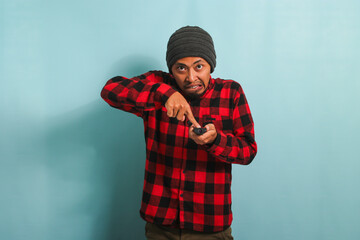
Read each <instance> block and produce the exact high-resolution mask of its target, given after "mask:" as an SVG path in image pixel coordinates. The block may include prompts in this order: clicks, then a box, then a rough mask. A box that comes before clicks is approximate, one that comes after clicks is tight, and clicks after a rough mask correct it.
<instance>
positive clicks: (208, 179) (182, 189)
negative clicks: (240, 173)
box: [101, 71, 257, 232]
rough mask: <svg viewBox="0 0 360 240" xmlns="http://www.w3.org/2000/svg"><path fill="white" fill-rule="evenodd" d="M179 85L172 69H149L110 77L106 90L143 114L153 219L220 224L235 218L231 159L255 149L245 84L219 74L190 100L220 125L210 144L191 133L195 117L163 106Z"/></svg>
mask: <svg viewBox="0 0 360 240" xmlns="http://www.w3.org/2000/svg"><path fill="white" fill-rule="evenodd" d="M175 91H179V89H178V88H177V85H176V82H175V79H174V78H173V77H172V76H171V75H170V74H168V73H165V72H161V71H151V72H148V73H145V74H143V75H141V76H138V77H134V78H131V79H127V78H125V77H114V78H112V79H110V80H109V81H108V82H107V83H106V85H105V87H104V88H103V90H102V92H101V96H102V98H103V99H104V100H105V101H106V102H107V103H109V104H110V105H111V106H112V107H115V108H119V109H122V110H124V111H127V112H131V113H134V114H136V115H137V116H139V117H142V119H143V121H144V127H145V141H146V164H145V179H144V189H143V197H142V204H141V209H140V214H141V217H142V218H143V219H145V220H146V221H148V222H151V223H155V224H160V225H165V226H170V227H176V228H181V229H190V230H194V231H200V232H218V231H222V230H225V229H226V228H227V227H229V226H230V225H231V222H232V212H231V191H230V186H231V164H232V163H237V164H249V163H250V162H251V161H252V160H253V158H254V157H255V155H256V151H257V145H256V142H255V140H254V124H253V120H252V117H251V113H250V109H249V106H248V104H247V101H246V98H245V95H244V92H243V90H242V88H241V86H240V85H239V84H238V83H237V82H235V81H232V80H222V79H213V78H211V79H210V81H209V85H208V88H207V89H206V91H205V92H204V93H203V94H202V96H201V98H199V99H196V100H191V101H189V104H190V106H191V109H192V112H193V115H194V117H195V118H196V120H197V121H198V122H199V124H200V125H202V126H203V125H205V124H206V123H210V122H211V123H213V124H214V125H215V127H216V130H217V132H218V135H217V138H216V139H215V141H214V143H213V144H211V145H198V144H196V143H195V142H194V141H193V140H192V139H190V138H189V123H188V122H187V121H185V122H183V121H178V120H177V119H176V118H169V117H168V116H167V113H166V108H165V107H164V105H165V102H166V101H167V99H168V98H169V97H170V96H171V95H172V94H173V93H174V92H175Z"/></svg>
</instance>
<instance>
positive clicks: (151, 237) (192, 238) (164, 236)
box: [145, 223, 234, 240]
mask: <svg viewBox="0 0 360 240" xmlns="http://www.w3.org/2000/svg"><path fill="white" fill-rule="evenodd" d="M145 236H146V239H147V240H213V239H214V240H215V239H222V240H233V239H234V238H233V237H232V235H231V227H229V228H228V229H226V230H224V231H222V232H216V233H202V232H195V231H191V230H183V229H176V228H169V227H164V226H160V225H156V224H153V223H146V225H145Z"/></svg>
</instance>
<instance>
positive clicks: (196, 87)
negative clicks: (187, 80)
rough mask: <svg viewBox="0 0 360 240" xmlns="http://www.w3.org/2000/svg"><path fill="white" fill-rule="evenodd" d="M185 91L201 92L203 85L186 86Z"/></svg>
mask: <svg viewBox="0 0 360 240" xmlns="http://www.w3.org/2000/svg"><path fill="white" fill-rule="evenodd" d="M185 89H186V90H188V91H199V90H201V89H203V85H202V84H201V83H199V84H191V85H187V86H185Z"/></svg>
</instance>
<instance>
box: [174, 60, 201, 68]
mask: <svg viewBox="0 0 360 240" xmlns="http://www.w3.org/2000/svg"><path fill="white" fill-rule="evenodd" d="M201 61H202V59H199V60H197V61H195V62H194V63H193V64H191V65H195V64H197V63H199V62H201ZM175 64H176V65H178V66H186V67H187V65H186V64H185V63H181V62H177V63H175Z"/></svg>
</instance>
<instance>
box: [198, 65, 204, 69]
mask: <svg viewBox="0 0 360 240" xmlns="http://www.w3.org/2000/svg"><path fill="white" fill-rule="evenodd" d="M203 67H204V66H203V65H202V64H199V65H197V66H196V69H198V70H200V69H202V68H203Z"/></svg>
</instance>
